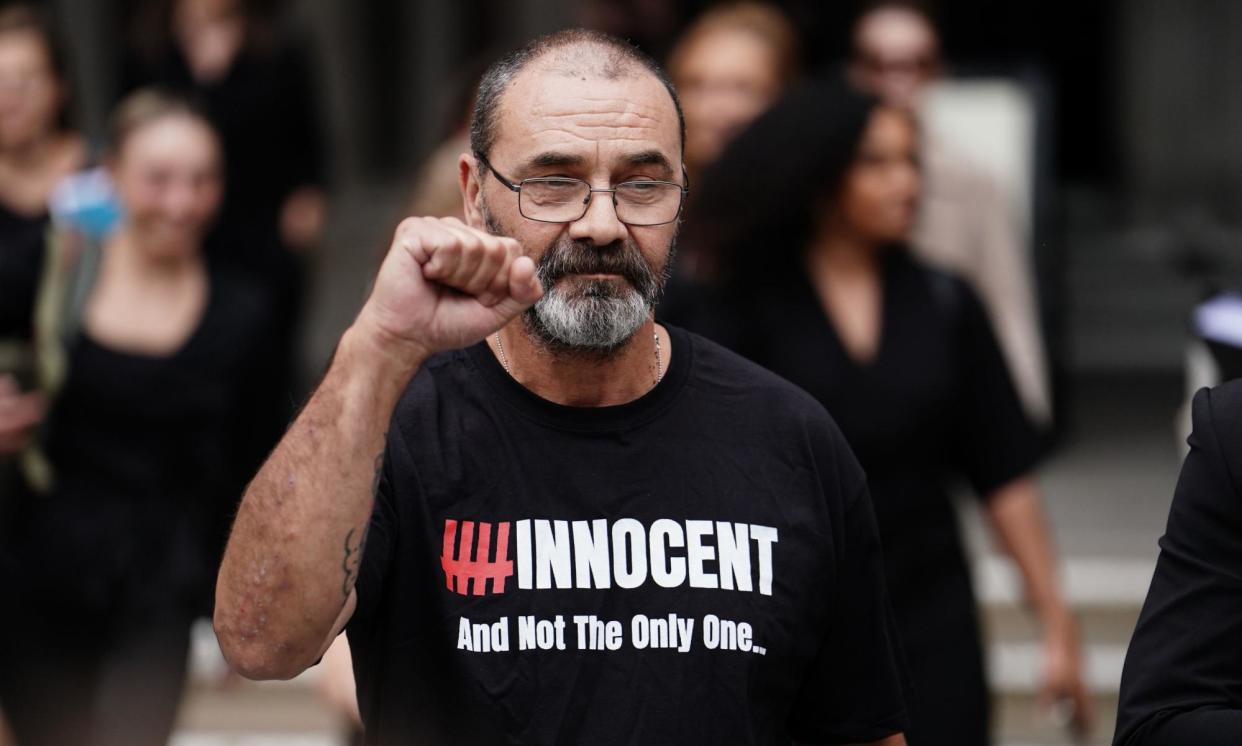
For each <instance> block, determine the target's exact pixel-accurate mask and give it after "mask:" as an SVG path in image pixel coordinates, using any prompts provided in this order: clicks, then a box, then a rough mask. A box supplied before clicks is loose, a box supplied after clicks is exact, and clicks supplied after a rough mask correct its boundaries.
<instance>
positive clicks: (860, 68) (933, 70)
mask: <svg viewBox="0 0 1242 746" xmlns="http://www.w3.org/2000/svg"><path fill="white" fill-rule="evenodd" d="M854 49H855V53H854V59H853V60H852V61H851V62H850V77H851V78H852V79H853V81H854V83H855V85H857V86H859V87H860V88H862V89H863V90H865V91H867V92H869V93H871V94H873V95H875V96H878V97H879V98H881V99H883V100H884V101H885V103H887V104H889V105H890V106H898V107H903V108H914V107H915V106H916V105H917V104H918V97H919V94H920V93H921V92H922V91H923V89H924V87H926V86H927V84H928V83H930V82H932V81H933V80H935V79H936V78H937V77H938V76H939V74H940V42H939V40H938V39H937V36H936V30H935V29H934V28H932V26H931V25H930V24H929V23H928V22H927V19H926V18H924V17H923V16H921V15H919V14H918V13H915V12H913V11H909V10H902V9H900V8H886V9H883V10H878V11H875V12H873V13H871V14H869V15H868V16H866V17H865V18H863V19H862V20H861V21H859V24H858V27H857V29H856V31H855V37H854Z"/></svg>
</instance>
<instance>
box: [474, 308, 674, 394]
mask: <svg viewBox="0 0 1242 746" xmlns="http://www.w3.org/2000/svg"><path fill="white" fill-rule="evenodd" d="M498 335H499V337H500V346H498V345H497V336H498ZM655 335H659V354H658V355H657V353H656V339H655ZM487 343H488V346H490V347H491V348H492V352H493V353H494V354H495V355H496V356H497V358H498V359H499V360H500V361H501V363H502V364H503V365H504V366H505V368H506V369H507V370H508V371H509V374H510V375H511V376H513V377H514V379H516V380H517V381H518V383H521V384H522V385H523V386H525V387H526V388H528V389H530V390H531V391H533V392H534V393H536V394H538V395H539V396H540V397H542V398H544V399H547V400H548V401H552V402H555V403H557V404H563V405H565V406H571V407H608V406H614V405H618V404H625V403H627V402H631V401H634V400H635V399H637V398H639V397H640V396H642V395H643V394H646V393H647V392H648V391H650V390H651V389H652V388H653V387H654V386H655V384H656V382H657V380H658V379H659V378H660V377H661V376H663V375H664V370H665V369H666V368H667V366H668V361H669V360H670V359H671V356H672V343H671V341H670V340H669V336H668V331H667V330H666V329H664V328H663V327H660V326H658V325H657V324H656V323H655V322H654V321H651V320H648V321H647V322H646V323H645V324H643V325H642V327H640V328H639V330H638V331H637V332H635V333H634V336H632V337H630V340H629V341H628V342H626V343H625V345H624V346H622V347H621V348H620V349H619V350H617V351H616V352H614V353H612V354H610V355H608V356H600V355H596V354H591V353H574V352H572V351H562V350H556V349H553V348H551V347H549V346H547V345H545V344H541V343H540V342H538V341H537V340H535V339H532V337H531V335H530V333H529V332H528V331H527V330H526V328H525V324H524V322H523V321H522V319H521V318H520V317H519V318H517V319H515V320H514V321H513V322H511V323H510V324H509V325H508V326H506V327H505V328H504V329H501V330H500V331H499V332H498V333H497V334H493V335H492V336H490V337H488V339H487ZM502 348H503V354H502ZM657 362H659V363H660V369H659V370H657V367H656V366H657Z"/></svg>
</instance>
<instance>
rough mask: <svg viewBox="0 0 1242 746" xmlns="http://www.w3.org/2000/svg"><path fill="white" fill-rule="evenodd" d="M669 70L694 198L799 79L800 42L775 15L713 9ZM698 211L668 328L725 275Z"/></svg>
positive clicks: (671, 299)
mask: <svg viewBox="0 0 1242 746" xmlns="http://www.w3.org/2000/svg"><path fill="white" fill-rule="evenodd" d="M668 71H669V75H670V77H672V79H673V82H674V84H675V85H676V86H677V93H678V95H679V96H680V97H681V106H682V109H683V110H684V113H685V119H686V149H685V153H684V155H683V158H684V163H685V167H686V175H687V177H688V178H689V181H690V184H691V185H692V188H691V191H690V194H689V196H688V203H689V204H691V205H692V204H693V203H694V200H695V199H696V197H697V190H696V189H694V188H693V185H695V184H697V183H698V181H699V178H700V176H701V175H702V172H703V170H704V169H705V168H707V167H708V166H710V165H711V164H712V162H713V161H715V160H716V159H717V158H718V157H719V156H720V153H721V151H722V150H723V149H724V147H725V146H726V145H728V144H729V141H730V140H732V139H733V138H734V137H736V136H737V135H738V133H740V132H741V131H742V130H744V129H746V127H747V126H748V125H749V124H750V123H751V122H752V121H754V119H755V117H757V116H759V115H760V114H762V113H763V111H764V110H765V109H767V108H768V106H770V105H771V104H772V102H773V101H775V100H776V99H777V97H778V96H780V95H781V93H782V92H783V91H784V90H785V88H786V87H787V86H788V85H789V84H790V83H791V82H793V81H794V80H795V79H796V78H797V77H798V76H799V75H800V74H801V72H802V67H801V55H800V51H799V37H798V33H797V30H796V29H795V28H794V27H793V24H792V23H791V22H790V21H789V19H788V18H787V17H786V16H785V14H784V13H782V12H781V11H780V10H779V9H778V8H776V7H775V6H772V5H768V4H766V3H760V2H752V1H750V0H743V1H742V2H730V3H724V4H721V5H716V6H714V7H712V8H709V9H708V10H707V11H705V12H704V13H703V14H702V15H701V16H699V17H698V18H697V19H695V21H694V22H693V23H692V24H691V25H690V26H689V28H687V29H686V31H685V33H683V34H682V35H681V37H680V38H679V39H678V40H677V43H676V44H675V45H674V47H673V49H672V51H671V52H670V53H669V56H668ZM694 214H695V213H694V211H693V210H688V211H687V215H688V216H689V219H688V220H687V222H686V223H685V224H684V226H683V230H682V233H681V237H680V239H679V240H678V244H677V247H678V250H677V256H676V257H675V263H674V266H673V268H672V277H671V278H670V280H669V283H668V284H667V286H666V287H665V294H664V300H663V301H662V302H661V304H660V309H659V316H660V318H661V319H663V320H666V321H669V322H671V323H674V324H676V323H682V322H683V321H684V320H686V319H688V318H693V317H694V316H695V315H696V314H697V311H696V309H695V307H694V304H695V303H696V302H697V301H698V300H699V298H700V294H699V293H698V292H697V286H698V284H699V283H702V282H706V281H710V280H711V279H712V278H714V277H715V276H716V275H717V273H719V272H720V271H723V270H722V268H721V267H719V266H718V264H719V262H718V259H719V258H718V257H717V256H716V255H715V254H714V253H713V252H712V251H710V246H708V245H706V244H705V243H704V242H703V241H701V240H700V228H701V227H703V226H700V225H698V224H697V222H696V221H695V220H694V218H693V216H694Z"/></svg>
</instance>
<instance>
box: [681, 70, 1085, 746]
mask: <svg viewBox="0 0 1242 746" xmlns="http://www.w3.org/2000/svg"><path fill="white" fill-rule="evenodd" d="M917 140H918V133H917V131H916V127H915V124H914V122H913V121H912V120H911V119H910V117H909V116H908V115H906V114H904V113H902V112H901V111H899V110H896V109H891V108H887V107H884V106H880V105H879V104H878V103H877V102H875V101H873V100H871V99H869V98H866V97H864V96H862V95H859V94H856V93H853V92H851V91H849V90H848V89H846V88H845V87H844V86H843V85H838V84H835V83H822V82H821V83H815V84H812V85H809V86H806V87H804V88H801V89H799V90H796V91H794V92H793V93H791V94H789V95H788V96H787V97H786V98H784V99H783V100H782V101H780V102H778V103H777V104H776V105H775V106H774V107H773V108H772V109H771V110H769V111H768V112H767V113H766V114H764V115H763V116H761V117H760V118H759V119H758V120H756V122H755V123H754V125H753V126H752V127H751V128H750V129H749V130H747V131H746V132H745V133H743V134H742V135H741V136H740V137H739V138H737V139H736V140H735V141H734V142H733V143H732V144H731V145H730V146H729V148H728V149H726V151H725V153H724V155H723V157H722V158H721V160H720V161H719V162H718V163H717V164H716V166H715V167H714V168H713V169H711V170H709V171H708V172H707V173H706V174H705V176H704V178H703V180H702V184H701V185H700V186H699V188H700V189H701V194H700V201H699V202H698V203H697V208H698V209H697V210H696V212H695V214H694V215H692V216H691V217H690V220H694V221H697V227H698V228H699V229H700V230H702V231H703V232H704V234H705V235H706V236H707V237H708V239H709V240H710V241H711V242H712V245H714V246H715V247H716V250H717V251H719V252H721V257H722V259H723V261H724V262H725V264H724V266H725V268H726V270H727V275H726V278H725V282H724V288H723V290H722V296H723V299H724V301H723V302H722V303H721V304H720V306H719V308H717V310H716V311H715V312H714V313H713V314H711V315H710V316H708V317H706V318H705V319H703V320H702V321H701V322H700V323H699V324H698V326H699V328H700V329H702V330H703V331H706V332H707V333H708V334H711V335H715V336H717V337H719V338H720V339H721V340H722V341H725V342H727V343H729V344H731V345H733V346H734V347H735V348H736V349H738V350H739V351H741V352H743V353H744V354H746V355H748V356H749V357H751V358H752V359H754V360H755V361H757V362H759V363H760V364H762V365H765V366H767V367H768V368H770V369H772V370H773V371H775V372H776V373H778V374H780V375H782V376H784V377H786V378H788V379H789V380H791V381H793V382H794V383H796V384H798V385H800V386H802V387H803V388H805V389H806V390H807V391H808V392H810V393H811V394H812V395H814V396H815V397H816V398H817V399H818V400H819V401H820V402H822V403H823V404H824V406H825V407H826V408H827V409H828V411H829V413H830V414H832V416H833V417H834V418H835V419H836V420H837V422H838V424H839V425H840V426H841V429H842V431H843V432H844V433H845V436H846V438H847V440H848V441H849V443H850V445H851V447H853V449H854V451H855V453H856V454H857V455H858V458H859V460H860V461H861V462H862V465H863V467H864V469H865V470H866V472H867V476H868V482H869V485H870V488H871V493H872V497H873V500H874V503H875V509H876V514H877V520H878V523H879V527H880V533H881V538H882V541H883V545H884V553H885V560H886V570H887V575H888V583H889V588H890V592H891V595H892V599H893V604H894V607H895V611H896V615H897V619H898V625H899V628H900V631H901V633H902V636H903V642H904V644H905V647H906V653H907V655H906V657H907V661H908V664H909V667H910V671H911V677H912V680H913V685H914V692H913V698H914V702H913V706H912V708H911V733H910V743H911V744H915V745H917V746H939V745H942V744H943V745H944V746H950V745H951V746H979V745H982V744H986V743H988V742H989V723H988V713H989V706H988V694H987V688H986V685H985V676H984V657H983V651H982V646H981V642H980V631H979V625H978V620H977V611H976V608H975V599H974V594H973V592H972V589H971V583H970V575H969V572H968V563H967V559H966V556H965V552H964V549H963V545H962V539H961V536H960V534H959V528H958V525H957V519H956V515H955V512H954V509H953V506H952V504H951V501H950V497H949V490H950V485H951V483H952V482H953V481H955V480H958V479H963V478H964V479H965V480H967V481H968V482H969V483H970V484H971V485H972V486H973V488H974V492H975V493H976V494H977V495H978V496H979V497H980V498H981V501H982V506H983V509H984V511H985V512H986V514H987V516H988V518H989V519H990V521H991V525H992V528H993V529H994V531H995V533H996V536H997V538H998V539H999V541H1000V544H1001V545H1002V546H1003V547H1004V548H1005V549H1006V550H1007V551H1008V553H1009V554H1010V555H1011V556H1012V558H1013V559H1014V561H1015V562H1016V563H1017V566H1018V568H1019V569H1020V570H1021V572H1022V576H1023V578H1024V580H1025V584H1026V591H1027V598H1028V600H1029V601H1030V603H1031V605H1032V607H1033V609H1034V611H1035V613H1036V614H1037V615H1038V617H1039V619H1040V621H1041V622H1042V623H1043V629H1044V633H1045V636H1044V653H1045V655H1044V671H1043V676H1044V695H1045V696H1046V697H1047V698H1049V699H1067V700H1069V702H1070V703H1072V705H1073V707H1074V712H1075V719H1076V720H1075V724H1076V725H1077V726H1078V727H1079V728H1083V727H1085V726H1086V724H1087V723H1088V722H1089V720H1090V712H1089V710H1090V701H1089V697H1088V695H1087V693H1086V691H1085V688H1084V685H1083V681H1082V677H1081V673H1080V653H1079V648H1078V637H1077V631H1076V625H1075V622H1074V620H1073V618H1072V616H1071V615H1070V613H1069V611H1068V609H1067V608H1066V606H1065V604H1064V602H1063V600H1062V597H1061V593H1060V591H1059V589H1058V584H1057V580H1056V570H1055V561H1054V556H1053V550H1052V546H1051V541H1050V539H1049V536H1048V532H1047V529H1046V527H1045V523H1044V518H1043V513H1042V509H1041V507H1040V497H1039V492H1038V488H1037V487H1036V485H1035V481H1034V479H1033V478H1032V476H1031V471H1032V469H1033V468H1034V466H1035V463H1036V461H1037V459H1038V456H1039V446H1038V442H1039V440H1038V437H1037V434H1036V433H1035V432H1034V430H1033V429H1032V427H1031V426H1030V425H1029V424H1028V422H1027V420H1026V419H1025V417H1024V415H1023V413H1022V409H1021V406H1020V404H1019V401H1018V398H1017V395H1016V393H1015V392H1014V389H1013V386H1012V384H1011V379H1010V378H1009V376H1008V374H1007V372H1006V370H1005V363H1004V361H1003V359H1002V358H1001V353H1000V351H999V348H998V347H997V343H996V339H995V337H994V336H993V334H992V331H991V329H990V328H989V325H988V321H987V317H986V316H985V315H984V312H983V310H982V308H981V306H980V304H979V301H978V299H977V298H976V297H975V295H974V293H973V292H971V290H970V289H969V287H968V286H967V285H966V284H965V283H963V282H962V281H961V280H959V279H957V278H956V277H953V276H950V275H947V274H943V273H940V272H937V271H933V270H931V269H929V268H927V267H925V266H923V265H922V264H920V263H919V262H918V261H917V260H916V259H914V258H913V257H912V256H911V255H910V254H909V253H908V252H907V250H906V248H905V246H904V243H905V239H906V236H907V233H908V231H909V229H910V227H911V224H912V222H913V219H914V217H915V209H916V207H917V199H918V193H919V174H918V166H917Z"/></svg>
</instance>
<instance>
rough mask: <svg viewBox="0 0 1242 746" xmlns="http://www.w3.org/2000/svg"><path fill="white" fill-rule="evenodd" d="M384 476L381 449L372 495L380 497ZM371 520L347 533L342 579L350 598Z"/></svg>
mask: <svg viewBox="0 0 1242 746" xmlns="http://www.w3.org/2000/svg"><path fill="white" fill-rule="evenodd" d="M383 440H384V441H387V440H388V434H387V433H385V434H384V437H383ZM383 476H384V452H383V451H382V450H381V451H380V452H379V453H378V454H377V455H376V456H375V475H374V476H372V477H371V497H372V498H378V497H379V488H380V481H381V480H382V479H383ZM370 525H371V524H370V522H369V521H368V522H367V525H366V526H364V527H363V528H362V529H361V530H359V529H357V528H351V529H350V530H349V533H347V534H345V556H344V557H343V558H342V559H341V570H342V571H344V573H345V577H344V579H343V580H342V581H341V595H342V596H343V597H345V598H349V592H350V591H351V590H353V588H354V584H355V583H356V582H358V571H359V570H360V569H361V568H362V555H363V553H364V552H365V551H366V548H367V532H368V530H369V529H370ZM354 534H357V535H358V540H357V541H356V542H355V541H354Z"/></svg>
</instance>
